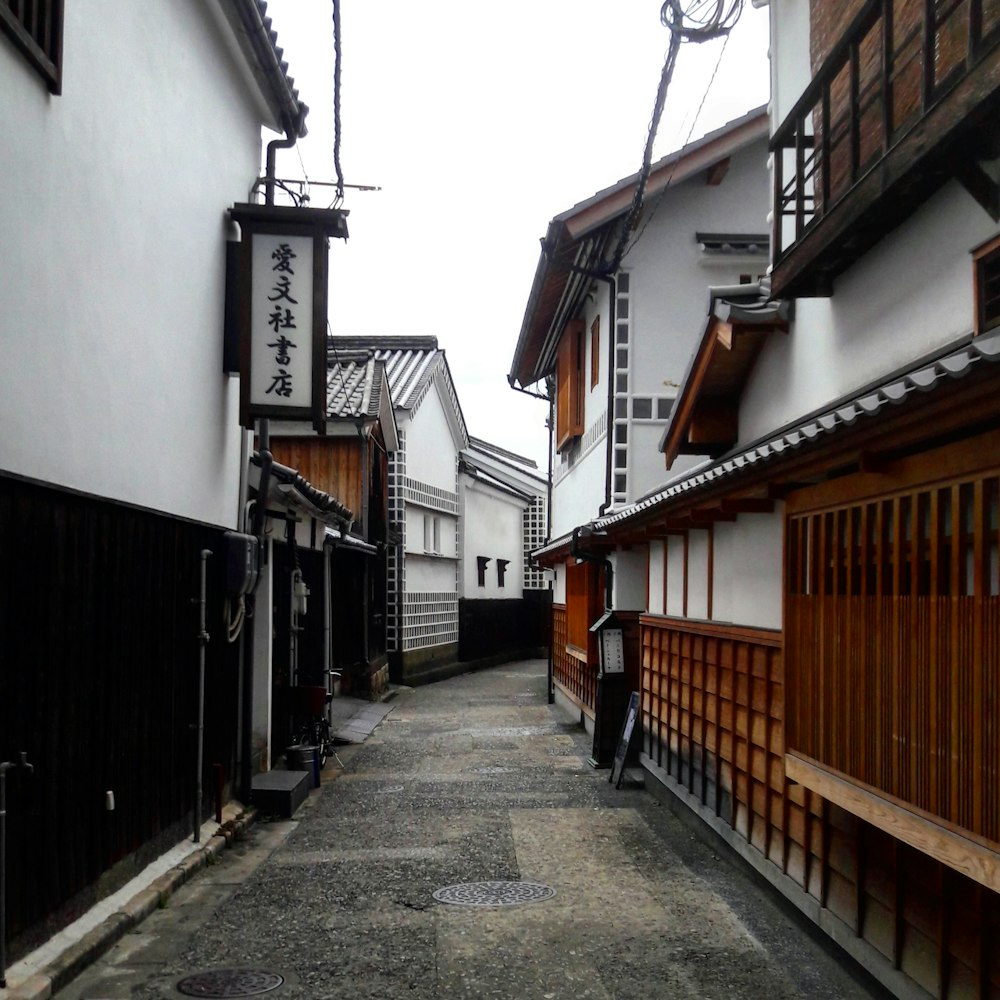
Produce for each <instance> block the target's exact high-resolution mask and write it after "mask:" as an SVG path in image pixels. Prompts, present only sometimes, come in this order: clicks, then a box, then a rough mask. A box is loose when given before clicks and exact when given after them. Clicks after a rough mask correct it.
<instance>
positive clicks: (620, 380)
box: [615, 372, 628, 392]
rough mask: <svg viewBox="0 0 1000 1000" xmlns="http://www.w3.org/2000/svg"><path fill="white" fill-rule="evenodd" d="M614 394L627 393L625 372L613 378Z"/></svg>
mask: <svg viewBox="0 0 1000 1000" xmlns="http://www.w3.org/2000/svg"><path fill="white" fill-rule="evenodd" d="M615 392H628V375H627V374H626V373H625V372H622V373H621V374H619V375H616V376H615Z"/></svg>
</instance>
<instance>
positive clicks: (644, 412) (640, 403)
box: [632, 396, 653, 420]
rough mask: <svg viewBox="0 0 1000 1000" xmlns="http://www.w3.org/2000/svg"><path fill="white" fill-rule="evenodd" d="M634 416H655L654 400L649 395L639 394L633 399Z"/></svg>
mask: <svg viewBox="0 0 1000 1000" xmlns="http://www.w3.org/2000/svg"><path fill="white" fill-rule="evenodd" d="M632 416H633V417H635V419H636V420H651V419H652V418H653V401H652V400H651V399H650V398H649V397H648V396H637V397H636V398H635V399H633V400H632Z"/></svg>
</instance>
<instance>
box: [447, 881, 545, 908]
mask: <svg viewBox="0 0 1000 1000" xmlns="http://www.w3.org/2000/svg"><path fill="white" fill-rule="evenodd" d="M555 894H556V891H555V889H553V888H552V886H550V885H542V883H540V882H461V883H459V884H458V885H446V886H444V887H443V888H441V889H437V890H435V892H434V893H433V896H434V898H435V899H436V900H437V901H438V902H439V903H452V904H454V905H455V906H518V905H519V904H521V903H537V902H539V901H540V900H543V899H551V898H552V897H553V896H554V895H555Z"/></svg>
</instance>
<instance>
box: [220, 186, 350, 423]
mask: <svg viewBox="0 0 1000 1000" xmlns="http://www.w3.org/2000/svg"><path fill="white" fill-rule="evenodd" d="M229 214H230V216H231V217H232V218H233V220H234V221H235V222H237V223H239V226H240V230H241V237H242V238H241V245H240V279H239V316H240V423H241V424H242V425H243V426H244V427H253V425H254V420H255V419H256V418H257V417H269V418H278V419H281V418H284V419H287V420H311V421H312V422H313V423H314V424H315V425H316V426H319V425H320V424H321V422H323V421H324V418H325V413H326V328H327V318H326V317H327V280H328V273H329V272H328V252H329V238H330V237H331V236H340V237H345V238H346V236H347V220H346V214H347V213H346V212H342V211H338V210H335V209H313V208H292V207H287V206H276V205H235V206H234V207H233V208H231V209H230V212H229Z"/></svg>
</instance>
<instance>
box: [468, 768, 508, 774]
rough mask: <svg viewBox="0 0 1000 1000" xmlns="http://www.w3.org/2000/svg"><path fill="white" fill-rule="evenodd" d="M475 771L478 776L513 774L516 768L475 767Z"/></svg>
mask: <svg viewBox="0 0 1000 1000" xmlns="http://www.w3.org/2000/svg"><path fill="white" fill-rule="evenodd" d="M473 771H475V773H476V774H513V773H514V768H512V767H474V768H473Z"/></svg>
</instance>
